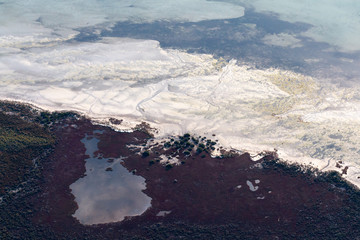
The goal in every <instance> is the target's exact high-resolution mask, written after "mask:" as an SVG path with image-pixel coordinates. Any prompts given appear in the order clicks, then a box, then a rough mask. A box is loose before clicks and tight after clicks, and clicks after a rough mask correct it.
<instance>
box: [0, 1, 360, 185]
mask: <svg viewBox="0 0 360 240" xmlns="http://www.w3.org/2000/svg"><path fill="white" fill-rule="evenodd" d="M225 3H226V4H225ZM43 5H44V7H40V6H43ZM179 9H181V10H182V11H179ZM0 10H2V12H3V13H4V14H1V17H0V23H1V24H0V26H1V27H0V86H1V87H0V97H1V99H14V100H19V101H25V102H30V103H33V104H35V105H38V106H41V107H44V108H47V109H51V110H63V109H66V110H77V111H81V112H83V113H85V114H87V115H89V116H91V117H93V118H97V119H107V118H108V117H112V116H115V117H119V118H122V119H124V125H123V126H122V127H123V128H129V127H131V126H134V125H135V124H136V123H139V122H141V121H147V122H149V123H150V124H152V125H153V126H155V127H156V128H158V129H159V133H158V137H163V136H167V135H169V134H182V133H185V132H194V133H197V134H201V135H212V134H216V135H217V136H218V138H219V140H220V142H221V144H223V145H224V146H226V147H228V148H235V149H238V150H243V151H250V152H254V153H256V152H259V151H263V150H273V149H274V148H276V149H277V150H278V152H279V154H280V156H281V157H282V158H284V159H285V160H289V161H295V162H299V163H306V164H313V165H314V166H316V167H319V168H320V169H324V170H331V169H335V170H339V171H341V169H342V168H344V167H345V166H348V167H349V169H348V175H346V176H345V177H346V178H347V179H349V180H350V181H351V182H353V183H355V184H359V183H360V180H359V178H358V177H359V176H360V162H359V161H358V160H357V159H359V157H360V138H359V136H360V134H359V131H360V128H359V126H360V101H359V94H358V93H359V90H360V88H359V86H360V85H359V83H360V81H359V80H360V67H359V66H360V45H359V41H358V39H359V37H360V29H359V27H360V14H359V13H360V6H359V3H358V2H357V1H355V0H346V1H336V0H331V1H326V2H325V1H316V2H315V3H314V2H313V1H301V2H299V1H296V0H292V1H281V0H272V1H263V0H257V1H247V0H228V1H203V0H198V1H181V3H178V2H176V3H175V1H170V2H169V1H116V2H114V1H95V0H94V1H86V2H84V1H71V2H70V1H56V3H55V2H51V4H50V3H49V1H47V2H46V4H44V2H43V1H40V0H37V1H30V2H29V1H22V0H17V1H3V4H1V5H0ZM75 13H76V14H75ZM339 161H342V162H343V164H342V166H341V167H340V168H337V167H336V163H337V162H339Z"/></svg>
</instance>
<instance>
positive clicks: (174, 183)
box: [0, 110, 360, 239]
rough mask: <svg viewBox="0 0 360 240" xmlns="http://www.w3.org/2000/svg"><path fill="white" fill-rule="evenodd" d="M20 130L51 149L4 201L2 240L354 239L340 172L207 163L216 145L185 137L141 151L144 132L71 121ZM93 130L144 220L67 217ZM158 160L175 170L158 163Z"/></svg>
mask: <svg viewBox="0 0 360 240" xmlns="http://www.w3.org/2000/svg"><path fill="white" fill-rule="evenodd" d="M12 111H14V112H16V111H15V110H12ZM23 111H24V110H23ZM18 112H19V111H18ZM20 112H21V111H20ZM51 116H52V117H51ZM22 118H23V119H24V117H22ZM26 121H28V122H32V123H34V124H35V123H36V124H41V125H38V126H43V129H46V131H49V132H50V133H51V134H52V136H54V138H55V139H56V145H55V147H54V148H53V150H52V152H51V153H49V154H48V155H44V156H43V157H42V158H41V159H40V161H39V166H38V168H37V171H33V172H30V173H29V174H28V176H27V179H28V184H26V185H24V186H23V190H22V191H20V192H19V193H17V194H5V195H4V198H3V203H1V204H0V223H1V224H0V238H1V239H360V238H359V237H360V214H359V213H360V194H359V191H358V190H357V189H355V188H354V187H353V186H351V185H349V184H348V183H347V182H344V181H343V180H342V178H341V177H340V175H339V174H338V173H334V172H330V173H319V172H316V170H314V169H304V168H300V166H297V165H287V164H286V163H284V162H281V161H279V160H278V159H277V156H276V153H264V156H263V158H262V159H260V160H259V161H257V162H254V161H252V160H251V159H250V156H249V154H247V153H242V154H240V153H236V152H224V151H223V152H222V153H223V155H222V156H219V157H217V158H213V157H211V156H210V154H209V153H210V152H211V150H212V149H213V148H218V147H219V146H217V143H216V141H214V140H209V139H206V138H203V137H199V136H191V135H190V134H185V135H183V136H180V137H176V136H174V137H173V138H172V139H169V140H168V141H164V142H163V143H160V144H157V145H155V144H154V145H151V144H150V145H146V143H147V142H148V141H149V140H151V136H150V135H149V134H147V132H146V129H147V128H148V127H149V126H147V125H141V126H138V128H137V130H135V131H134V132H131V133H125V132H116V131H113V130H112V129H110V128H107V127H103V126H96V125H93V124H92V123H91V122H90V121H89V120H87V119H85V118H82V117H79V116H77V115H71V114H70V115H61V116H58V115H57V116H53V115H51V114H50V115H49V114H48V113H46V114H45V115H44V114H43V115H39V114H37V115H36V116H35V117H34V116H31V114H29V116H28V117H27V120H26ZM44 126H45V127H44ZM94 130H103V131H102V133H98V134H97V138H98V139H99V140H100V142H99V144H98V147H99V153H100V154H101V155H102V156H103V157H106V158H117V157H120V156H122V157H127V158H126V159H124V161H123V163H122V164H123V165H124V166H125V167H126V168H127V169H128V170H129V171H132V172H134V174H136V175H140V176H142V177H144V178H145V179H146V185H147V188H146V190H145V191H144V192H145V193H146V194H147V195H148V196H149V197H151V198H152V202H151V204H152V206H151V208H149V209H148V210H147V211H146V212H145V213H143V214H142V215H141V216H137V217H131V218H130V217H129V218H127V219H125V220H124V221H122V222H119V223H109V224H101V225H93V226H83V225H81V224H80V223H79V221H78V220H77V219H75V218H73V217H72V214H73V213H74V212H75V210H76V208H77V204H76V202H75V201H74V196H73V195H72V194H71V191H70V189H69V185H70V184H72V183H73V182H75V181H76V180H77V179H79V178H80V177H82V176H83V175H84V173H85V167H84V164H85V159H86V158H88V156H86V155H85V147H84V145H83V144H82V143H81V141H80V140H81V139H82V138H84V137H85V135H86V134H89V133H93V131H94ZM134 146H138V147H134ZM140 147H143V148H142V150H141V151H140ZM161 155H165V156H168V157H170V158H174V157H176V158H178V159H179V160H180V163H179V165H175V164H171V163H160V156H161ZM315 175H316V176H315ZM255 180H260V182H258V181H255ZM247 181H250V182H251V183H252V184H253V185H254V186H257V187H258V189H257V190H256V191H251V190H250V188H249V186H248V185H247V183H246V182H247ZM240 185H241V187H240ZM160 211H169V213H168V214H167V215H166V216H157V214H158V213H159V212H160ZM170 211H171V212H170Z"/></svg>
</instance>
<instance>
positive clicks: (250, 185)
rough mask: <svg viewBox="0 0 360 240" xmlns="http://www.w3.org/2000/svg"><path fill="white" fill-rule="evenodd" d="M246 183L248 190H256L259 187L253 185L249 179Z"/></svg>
mask: <svg viewBox="0 0 360 240" xmlns="http://www.w3.org/2000/svg"><path fill="white" fill-rule="evenodd" d="M246 185H248V187H249V189H250V191H252V192H256V191H257V190H258V189H259V186H254V184H253V183H252V182H251V181H249V180H247V181H246Z"/></svg>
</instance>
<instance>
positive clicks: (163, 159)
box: [160, 154, 181, 165]
mask: <svg viewBox="0 0 360 240" xmlns="http://www.w3.org/2000/svg"><path fill="white" fill-rule="evenodd" d="M160 163H161V164H163V165H168V164H171V165H180V164H181V162H180V160H179V158H177V157H170V156H166V155H164V154H162V155H160Z"/></svg>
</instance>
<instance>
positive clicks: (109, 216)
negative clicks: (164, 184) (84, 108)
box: [70, 131, 151, 225]
mask: <svg viewBox="0 0 360 240" xmlns="http://www.w3.org/2000/svg"><path fill="white" fill-rule="evenodd" d="M101 133H102V132H101V131H94V135H86V136H85V138H83V139H82V140H81V141H82V143H83V144H84V145H85V148H86V154H87V155H88V156H89V158H88V159H86V164H85V167H86V173H85V176H84V177H83V178H80V179H78V180H77V181H76V182H74V183H73V184H71V185H70V189H71V190H72V193H73V194H74V196H75V201H76V202H77V204H78V209H77V210H76V212H75V214H74V215H73V216H74V217H76V218H77V219H78V220H79V221H80V222H81V223H82V224H86V225H90V224H100V223H109V222H117V221H121V220H123V219H124V218H125V217H126V216H136V215H140V214H142V213H143V212H145V211H146V209H148V208H149V207H150V205H151V204H150V203H151V198H150V197H148V196H147V195H145V194H144V193H143V192H142V190H144V189H146V184H145V179H144V178H143V177H140V176H136V175H133V174H132V173H130V172H129V171H128V170H127V169H126V168H125V167H123V166H122V165H121V162H122V158H121V157H120V158H117V159H112V158H102V157H101V156H100V155H97V154H96V151H97V150H98V147H97V144H98V142H99V140H98V139H97V138H96V135H97V134H101Z"/></svg>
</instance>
